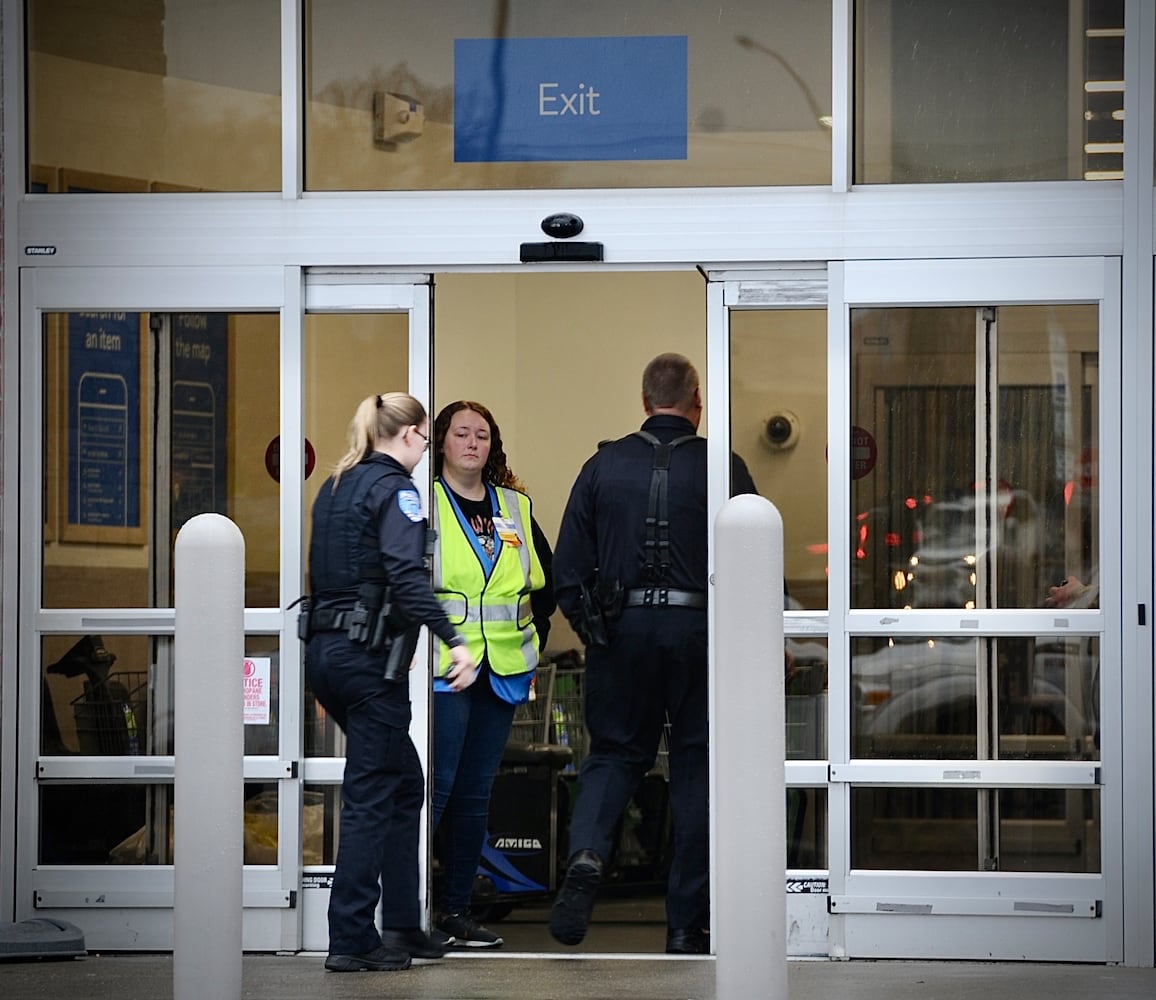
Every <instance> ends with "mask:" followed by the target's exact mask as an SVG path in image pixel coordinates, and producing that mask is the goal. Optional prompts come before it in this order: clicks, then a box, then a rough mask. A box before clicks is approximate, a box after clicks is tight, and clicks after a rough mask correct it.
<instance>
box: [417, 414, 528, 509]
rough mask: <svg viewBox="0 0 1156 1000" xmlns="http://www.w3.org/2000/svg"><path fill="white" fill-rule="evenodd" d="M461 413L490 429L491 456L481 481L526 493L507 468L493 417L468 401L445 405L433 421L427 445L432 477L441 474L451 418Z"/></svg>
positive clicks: (517, 479)
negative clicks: (474, 416)
mask: <svg viewBox="0 0 1156 1000" xmlns="http://www.w3.org/2000/svg"><path fill="white" fill-rule="evenodd" d="M462 410H473V411H474V413H476V414H478V416H480V417H481V418H482V419H483V420H484V421H485V422H486V423H487V424H489V426H490V456H489V458H487V459H486V464H485V467H484V468H483V469H482V478H483V479H484V480H485V481H486V482H487V483H490V484H492V485H494V486H507V487H509V488H510V489H512V490H520V491H521V492H523V493H525V492H526V488H525V487H524V486H523V485H522V481H521V480H520V479H519V478H518V477H517V476H515V475H514V473H513V471H512V470H511V469H510V467H509V465H507V464H506V450H505V448H504V447H503V446H502V431H501V429H500V428H499V427H498V422H497V421H496V420H495V419H494V415H493V414H492V413H491V412H490V411H489V410H488V409H486V407H484V406H483V405H482V404H481V403H475V402H473V401H472V400H469V399H459V400H458V401H457V402H455V403H448V404H447V405H445V406H443V407H442V408H441V411H440V412H439V413H438V415H437V419H436V420H434V427H433V440H432V441H431V442H430V449H431V451H432V452H433V472H434V475H435V476H440V475H441V474H442V464H443V462H444V461H445V442H446V434H447V433H448V432H449V429H450V422H451V421H452V420H453V419H454V414H455V413H460V412H461V411H462Z"/></svg>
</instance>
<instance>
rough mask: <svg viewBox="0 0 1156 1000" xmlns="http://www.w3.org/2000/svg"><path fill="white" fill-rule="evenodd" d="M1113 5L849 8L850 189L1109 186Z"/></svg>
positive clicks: (1119, 46) (1119, 41) (1113, 0)
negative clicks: (1049, 183)
mask: <svg viewBox="0 0 1156 1000" xmlns="http://www.w3.org/2000/svg"><path fill="white" fill-rule="evenodd" d="M1123 81H1124V3H1123V0H1067V2H1065V0H1059V2H1053V3H1006V2H1003V0H971V2H969V3H952V2H950V0H933V2H928V0H858V2H857V3H856V4H855V123H854V134H855V181H856V182H857V183H860V184H907V183H945V182H974V181H1043V180H1080V179H1083V180H1118V179H1120V178H1121V177H1123V161H1124V83H1123Z"/></svg>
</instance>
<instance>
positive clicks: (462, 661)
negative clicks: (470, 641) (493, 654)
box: [443, 643, 478, 691]
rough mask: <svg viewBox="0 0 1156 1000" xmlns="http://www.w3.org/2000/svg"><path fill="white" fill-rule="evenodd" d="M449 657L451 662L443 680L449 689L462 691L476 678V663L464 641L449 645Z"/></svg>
mask: <svg viewBox="0 0 1156 1000" xmlns="http://www.w3.org/2000/svg"><path fill="white" fill-rule="evenodd" d="M450 659H451V660H453V663H452V664H451V665H450V669H449V670H448V671H447V672H446V675H445V677H444V678H443V680H445V681H446V683H447V684H449V686H450V690H451V691H464V690H465V689H466V688H468V687H469V686H470V685H471V684H473V683H474V681H476V680H477V679H478V665H477V664H476V663H475V662H474V658H473V657H472V656H470V647H469V646H467V645H466V644H465V643H462V644H461V645H460V646H451V647H450Z"/></svg>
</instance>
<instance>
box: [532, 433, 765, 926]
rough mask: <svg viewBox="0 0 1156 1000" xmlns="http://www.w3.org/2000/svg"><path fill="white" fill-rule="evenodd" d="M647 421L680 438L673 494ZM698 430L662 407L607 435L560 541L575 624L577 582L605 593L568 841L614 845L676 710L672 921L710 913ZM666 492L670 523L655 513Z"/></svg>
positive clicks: (591, 659)
mask: <svg viewBox="0 0 1156 1000" xmlns="http://www.w3.org/2000/svg"><path fill="white" fill-rule="evenodd" d="M646 434H649V435H651V436H652V437H653V438H655V439H657V441H658V442H659V443H660V444H669V443H670V442H673V441H676V440H678V442H679V443H678V444H676V445H675V446H674V447H673V448H671V450H670V451H669V452H668V453H666V455H665V459H666V460H668V462H669V467H668V470H667V472H666V474H665V482H664V483H662V484H661V488H663V489H664V490H665V502H663V501H662V499H661V497H657V496H655V490H656V489H658V488H659V484H658V480H656V478H655V467H656V457H657V456H656V451H657V450H658V449H656V447H655V445H654V443H653V442H652V441H649V440H647V439H646V437H645V436H644V435H646ZM694 434H695V428H694V425H693V424H692V423H691V422H690V421H689V420H687V419H685V418H683V417H681V416H676V415H667V414H660V415H656V416H652V417H650V418H649V419H647V420H646V422H645V423H644V424H643V425H642V434H641V435H640V434H637V433H636V434H631V435H628V436H627V437H624V438H621V439H620V440H617V441H613V442H610V443H608V444H605V445H603V446H602V447H601V448H600V449H599V451H598V452H597V454H595V455H594V456H593V457H592V458H591V459H590V460H589V461H587V463H586V464H585V466H584V467H583V468H582V471H581V472H580V473H579V475H578V478H577V480H576V481H575V484H574V487H573V489H572V491H571V494H570V499H569V502H568V503H567V506H566V511H565V514H564V515H563V518H562V526H561V528H560V530H559V535H558V544H557V546H556V548H555V551H554V579H555V590H556V594H557V597H558V606H559V607H560V608H561V609H562V611H563V613H564V614H565V615H566V617H567V619H568V620H569V621H570V623H571V624H572V625H573V626H574V628H575V630H576V631H577V632H578V633H579V634H580V635H582V634H583V633H584V632H585V631H586V630H587V626H588V623H587V622H586V620H585V619H584V612H583V605H582V585H583V584H584V583H589V582H590V581H591V579H592V578H593V576H594V574H595V571H596V570H597V577H598V580H599V583H600V590H601V592H602V595H603V603H604V604H605V605H607V620H606V634H607V643H606V645H601V646H600V645H588V646H587V649H586V672H585V698H586V728H587V731H588V733H589V736H590V750H589V754H588V755H587V757H586V758H585V759H584V761H583V762H582V770H581V773H580V775H579V779H578V795H577V799H576V802H575V807H574V813H573V817H572V820H571V825H570V853H571V856H573V855H575V854H577V853H579V852H581V851H593V852H594V853H595V854H597V855H598V857H599V858H600V859H602V860H603V861H605V860H606V859H608V858H609V856H610V852H611V837H612V835H613V832H614V829H615V825H616V824H617V822H618V820H619V817H620V816H621V815H622V812H623V810H624V809H625V808H626V805H627V803H628V802H629V800H630V798H631V796H632V795H633V794H634V791H635V789H636V788H637V786H638V784H639V782H640V781H641V779H642V777H643V776H644V775H645V774H646V772H647V771H648V770H649V769H650V768H651V767H652V766H653V764H654V760H655V756H656V754H657V750H658V745H659V739H660V736H661V733H662V729H663V724H664V721H665V717H666V716H669V718H670V723H671V729H670V734H669V751H670V758H669V761H670V798H671V808H672V812H673V819H674V838H675V840H674V859H673V862H672V865H671V871H670V878H669V883H668V888H667V900H666V909H667V925H668V928H670V929H671V930H672V931H684V930H701V929H705V928H707V927H709V925H710V910H709V900H710V884H709V824H708V757H707V737H708V733H707V611H706V586H707V496H706V483H707V476H706V472H707V470H706V462H707V454H706V453H707V448H706V439H705V438H701V437H697V436H693V435H694ZM688 435H690V436H692V437H690V439H689V440H688V439H687V436H688ZM679 439H682V440H679ZM732 479H733V483H732V488H733V492H734V493H754V492H756V490H755V485H754V482H753V481H752V480H751V477H750V473H749V472H748V471H747V468H746V465H745V463H743V461H742V459H740V458H738V456H735V459H734V465H733V470H732ZM664 505H665V508H666V514H665V516H666V518H667V519H668V521H669V525H668V526H667V527H665V528H664V526H663V525H662V524H661V523H656V522H661V520H662V508H663V506H664ZM615 583H619V584H620V585H621V586H620V592H616V591H619V588H616V587H615ZM619 606H620V607H621V610H620V611H619V610H618V607H619Z"/></svg>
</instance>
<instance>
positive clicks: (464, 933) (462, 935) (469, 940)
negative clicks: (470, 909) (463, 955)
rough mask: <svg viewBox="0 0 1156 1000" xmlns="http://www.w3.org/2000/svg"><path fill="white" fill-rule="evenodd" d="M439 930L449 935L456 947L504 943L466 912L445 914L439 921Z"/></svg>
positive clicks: (490, 946)
mask: <svg viewBox="0 0 1156 1000" xmlns="http://www.w3.org/2000/svg"><path fill="white" fill-rule="evenodd" d="M438 930H440V931H441V932H442V933H444V934H448V935H449V937H450V940H451V941H452V942H453V947H455V948H500V947H501V946H502V944H503V943H504V942H503V941H502V939H501V938H500V937H498V935H497V934H495V933H494V932H493V931H491V930H489V929H487V928H485V927H483V926H482V925H481V924H479V923H478V922H477V921H476V920H475V919H474V918H473V917H471V916H470V914H469V913H464V912H463V913H446V914H444V915H443V916H442V918H441V919H440V920H439V921H438Z"/></svg>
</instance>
